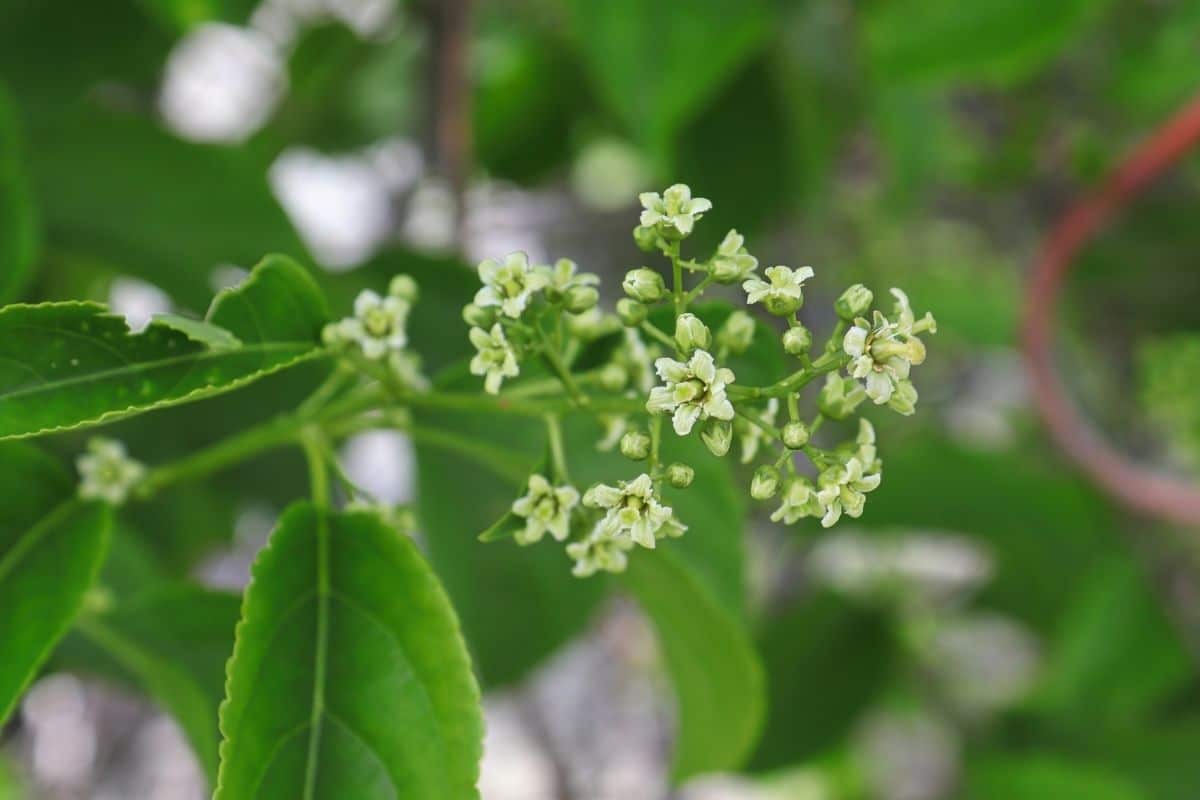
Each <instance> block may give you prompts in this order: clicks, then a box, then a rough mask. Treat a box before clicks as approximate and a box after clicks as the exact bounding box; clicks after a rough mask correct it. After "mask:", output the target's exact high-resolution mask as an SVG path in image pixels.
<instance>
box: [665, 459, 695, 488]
mask: <svg viewBox="0 0 1200 800" xmlns="http://www.w3.org/2000/svg"><path fill="white" fill-rule="evenodd" d="M666 478H667V483H669V484H671V485H672V486H674V487H675V488H676V489H686V488H688V487H689V486H691V485H692V481H693V480H695V479H696V470H694V469H692V468H691V467H689V466H688V465H687V464H680V463H679V462H678V461H676V462H675V463H674V464H671V465H670V466H669V467H667V471H666Z"/></svg>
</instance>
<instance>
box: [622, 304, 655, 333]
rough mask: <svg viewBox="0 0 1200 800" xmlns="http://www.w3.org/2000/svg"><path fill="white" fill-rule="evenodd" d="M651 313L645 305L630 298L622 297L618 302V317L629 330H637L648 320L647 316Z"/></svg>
mask: <svg viewBox="0 0 1200 800" xmlns="http://www.w3.org/2000/svg"><path fill="white" fill-rule="evenodd" d="M648 313H650V311H649V309H647V308H646V306H645V305H644V304H643V303H639V302H638V301H637V300H633V299H630V298H628V297H622V298H621V299H620V300H618V301H617V316H618V317H620V318H621V323H622V324H623V325H624V326H625V327H627V328H636V327H637V326H638V325H641V324H642V323H643V322H644V321H645V320H646V315H647V314H648Z"/></svg>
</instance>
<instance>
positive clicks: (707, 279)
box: [684, 272, 715, 303]
mask: <svg viewBox="0 0 1200 800" xmlns="http://www.w3.org/2000/svg"><path fill="white" fill-rule="evenodd" d="M714 280H715V278H713V276H712V273H711V272H710V273H709V274H707V275H705V276H704V278H703V279H702V280H701V281H700V283H698V284H696V288H694V289H692V290H691V291H690V292H688V293H687V295H686V296H685V297H684V302H685V303H691V302H692V301H693V300H695V299H696V298H697V297H699V296H700V295H702V294H704V290H705V289H707V288H708V287H709V286H711V285H712V283H713V281H714Z"/></svg>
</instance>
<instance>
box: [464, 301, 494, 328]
mask: <svg viewBox="0 0 1200 800" xmlns="http://www.w3.org/2000/svg"><path fill="white" fill-rule="evenodd" d="M496 310H497V309H495V308H491V307H489V308H483V307H481V306H477V305H475V304H474V303H467V304H466V305H465V306H463V310H462V318H463V321H464V322H466V323H467V324H468V325H472V326H474V327H476V328H490V327H492V325H494V324H495V323H496Z"/></svg>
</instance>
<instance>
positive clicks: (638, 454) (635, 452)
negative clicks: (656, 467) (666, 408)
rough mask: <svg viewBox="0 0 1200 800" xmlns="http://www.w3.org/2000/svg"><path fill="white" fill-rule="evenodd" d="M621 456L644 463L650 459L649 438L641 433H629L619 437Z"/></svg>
mask: <svg viewBox="0 0 1200 800" xmlns="http://www.w3.org/2000/svg"><path fill="white" fill-rule="evenodd" d="M621 455H623V456H625V457H626V458H631V459H633V460H634V461H645V460H646V459H647V458H649V457H650V437H649V436H648V435H646V434H645V433H643V432H642V431H629V432H628V433H626V434H625V435H624V436H622V437H621Z"/></svg>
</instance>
